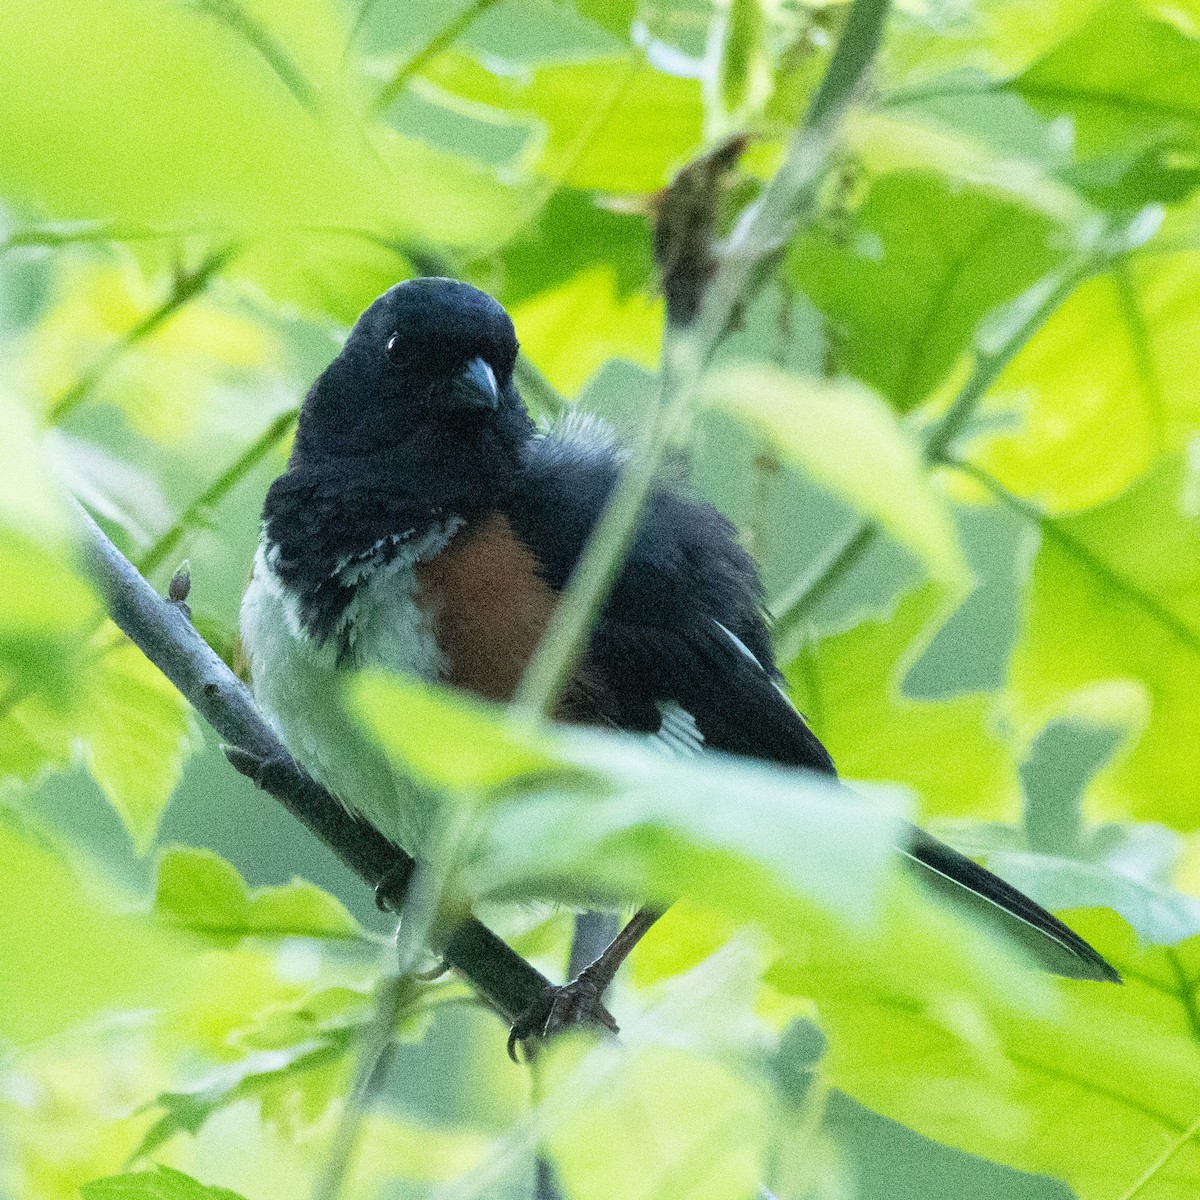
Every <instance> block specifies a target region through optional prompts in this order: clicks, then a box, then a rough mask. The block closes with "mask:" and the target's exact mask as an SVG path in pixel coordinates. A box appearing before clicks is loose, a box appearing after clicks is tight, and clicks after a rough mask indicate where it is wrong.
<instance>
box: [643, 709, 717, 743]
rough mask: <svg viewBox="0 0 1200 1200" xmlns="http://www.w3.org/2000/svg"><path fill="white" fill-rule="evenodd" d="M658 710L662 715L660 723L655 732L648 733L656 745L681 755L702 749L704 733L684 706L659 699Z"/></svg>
mask: <svg viewBox="0 0 1200 1200" xmlns="http://www.w3.org/2000/svg"><path fill="white" fill-rule="evenodd" d="M658 711H659V713H660V714H661V715H662V724H660V725H659V727H658V732H657V733H652V734H651V735H650V737H651V739H652V740H653V742H654V743H655V744H656V745H659V746H661V747H662V748H663V749H664V750H666V751H668V752H669V753H671V754H678V755H681V756H685V755H686V756H690V755H693V754H699V753H700V752H701V751H702V750H703V749H704V734H702V733H701V732H700V729H699V726H697V724H696V718H695V717H693V716H692V714H691V713H690V712H688V710H687V709H686V708H682V707H680V706H679V705H678V704H675V703H673V702H672V703H663V702H662V701H660V702H659V704H658Z"/></svg>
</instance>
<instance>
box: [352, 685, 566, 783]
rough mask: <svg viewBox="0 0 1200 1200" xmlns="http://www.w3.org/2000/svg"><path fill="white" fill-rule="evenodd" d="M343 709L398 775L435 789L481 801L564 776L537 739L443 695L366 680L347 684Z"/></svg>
mask: <svg viewBox="0 0 1200 1200" xmlns="http://www.w3.org/2000/svg"><path fill="white" fill-rule="evenodd" d="M351 705H352V708H353V711H355V712H356V713H357V714H358V716H359V719H360V720H361V721H362V722H363V723H364V724H365V725H366V727H367V729H369V730H370V731H371V733H372V734H374V736H375V738H376V740H377V741H378V743H379V745H380V746H381V747H382V748H383V749H384V750H385V751H386V752H387V754H388V755H389V757H390V758H391V759H392V760H393V761H394V762H395V764H396V765H397V766H398V767H400V769H401V770H403V771H406V772H409V773H412V774H415V775H416V776H417V777H418V779H420V780H421V781H422V782H425V783H430V784H433V785H434V786H435V787H440V788H449V789H451V790H452V791H455V792H459V793H468V794H473V795H475V796H483V795H487V794H488V793H490V792H496V791H498V790H499V789H502V788H505V787H507V786H510V785H513V784H517V783H520V782H521V781H522V780H527V779H529V778H533V777H537V776H542V775H546V774H554V773H562V772H564V770H568V769H569V768H568V767H566V766H565V765H564V763H563V761H562V760H561V759H560V758H558V757H556V755H555V752H554V748H553V744H552V743H551V742H550V741H549V740H548V739H547V738H546V737H545V736H544V735H543V734H542V733H541V732H540V731H538V730H537V729H535V728H531V727H529V726H527V725H523V724H520V723H513V724H508V723H506V722H505V720H504V717H503V710H502V709H501V708H500V707H499V706H497V705H492V704H488V703H486V702H484V701H482V700H478V699H476V698H475V697H472V696H467V695H465V694H464V693H462V692H458V691H453V690H451V689H450V688H444V687H437V686H435V685H433V684H427V683H422V682H421V681H420V680H417V679H414V678H412V677H405V676H398V675H382V674H373V675H366V676H365V677H363V678H362V679H360V680H357V681H356V682H355V683H354V685H353V687H352V689H351ZM447 747H453V752H452V753H447Z"/></svg>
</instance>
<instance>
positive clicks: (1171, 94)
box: [1012, 0, 1200, 209]
mask: <svg viewBox="0 0 1200 1200" xmlns="http://www.w3.org/2000/svg"><path fill="white" fill-rule="evenodd" d="M1181 24H1182V23H1181V22H1170V21H1168V20H1163V19H1159V18H1156V17H1155V16H1152V15H1151V14H1150V13H1149V12H1147V10H1146V9H1145V8H1143V7H1142V6H1141V5H1140V4H1137V3H1135V2H1134V0H1112V3H1106V4H1102V5H1100V6H1099V7H1098V8H1097V9H1096V10H1095V11H1094V12H1093V14H1092V15H1091V17H1090V19H1089V20H1088V21H1087V22H1085V23H1084V24H1083V25H1082V26H1081V27H1080V28H1079V29H1078V30H1076V31H1075V32H1074V33H1073V34H1072V35H1071V36H1070V37H1068V38H1067V39H1066V40H1064V41H1063V42H1061V43H1059V44H1058V45H1057V46H1055V47H1054V48H1053V49H1052V50H1050V51H1049V52H1048V53H1046V54H1045V55H1043V56H1042V57H1041V58H1039V59H1038V60H1037V61H1035V62H1033V63H1032V64H1030V66H1028V67H1027V68H1026V69H1025V70H1024V71H1022V72H1021V74H1020V75H1019V76H1017V78H1016V79H1015V80H1014V82H1013V84H1012V87H1013V88H1014V89H1015V90H1016V91H1017V92H1018V93H1019V94H1020V95H1022V96H1024V97H1025V98H1026V99H1027V100H1029V101H1030V103H1032V104H1034V105H1035V106H1037V107H1038V108H1039V109H1041V110H1042V111H1043V112H1044V113H1046V114H1047V115H1048V116H1050V117H1062V116H1064V115H1066V116H1068V117H1069V118H1070V120H1071V123H1072V128H1071V132H1072V135H1073V140H1074V149H1075V154H1076V158H1077V161H1079V162H1080V163H1081V164H1088V165H1087V166H1081V168H1080V169H1079V170H1077V171H1076V173H1075V176H1074V177H1075V180H1076V182H1078V183H1081V184H1083V185H1084V187H1085V190H1087V191H1088V192H1090V194H1091V195H1092V197H1093V198H1095V199H1097V200H1102V201H1104V202H1106V203H1108V204H1109V205H1110V206H1112V207H1114V208H1122V207H1123V208H1130V209H1133V208H1138V207H1140V206H1141V205H1143V204H1147V203H1150V202H1151V201H1155V200H1166V201H1172V202H1178V201H1179V200H1181V199H1184V198H1185V197H1186V196H1187V195H1188V194H1189V193H1190V192H1191V191H1192V190H1194V188H1195V187H1196V185H1197V183H1200V98H1198V97H1197V95H1196V89H1195V86H1194V84H1195V79H1196V73H1197V71H1200V41H1198V40H1197V39H1196V38H1195V37H1194V36H1188V34H1187V33H1185V32H1184V31H1183V29H1182V28H1181V27H1180V25H1181ZM1149 64H1153V67H1152V69H1147V68H1148V66H1149ZM1114 152H1119V154H1118V153H1114ZM1089 160H1093V161H1090V162H1089ZM1096 160H1098V161H1096Z"/></svg>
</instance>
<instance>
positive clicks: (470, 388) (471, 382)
mask: <svg viewBox="0 0 1200 1200" xmlns="http://www.w3.org/2000/svg"><path fill="white" fill-rule="evenodd" d="M453 394H454V399H455V400H456V401H457V402H458V403H459V404H460V405H462V407H463V408H471V409H478V410H479V411H481V412H495V411H496V409H497V408H499V407H500V388H499V386H498V385H497V383H496V372H495V371H493V370H492V368H491V367H490V366H489V365H488V364H487V363H486V362H485V361H484V360H483V359H482V358H480V357H478V356H476V357H475V358H473V359H471V361H470V362H469V363H467V365H466V366H465V367H464V368H463V370H462V373H461V374H460V375H459V376H458V378H457V379H456V380H455V381H454V389H453Z"/></svg>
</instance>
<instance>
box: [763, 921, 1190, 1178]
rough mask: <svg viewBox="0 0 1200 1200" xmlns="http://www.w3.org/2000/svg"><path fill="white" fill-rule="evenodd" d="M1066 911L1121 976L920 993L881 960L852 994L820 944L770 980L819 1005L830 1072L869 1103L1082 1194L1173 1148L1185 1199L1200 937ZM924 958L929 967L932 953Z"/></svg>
mask: <svg viewBox="0 0 1200 1200" xmlns="http://www.w3.org/2000/svg"><path fill="white" fill-rule="evenodd" d="M1071 919H1072V924H1073V926H1074V927H1075V928H1076V929H1077V930H1078V931H1079V932H1080V933H1081V934H1082V935H1083V936H1085V937H1086V938H1088V940H1090V941H1092V942H1093V944H1097V945H1100V946H1102V947H1103V948H1104V950H1105V953H1106V954H1107V955H1109V957H1110V958H1112V960H1113V961H1114V963H1115V965H1116V966H1117V967H1118V968H1119V969H1120V970H1121V971H1122V973H1123V974H1124V977H1125V980H1126V983H1125V986H1124V987H1113V986H1109V985H1100V984H1091V983H1078V982H1069V981H1058V982H1055V983H1053V984H1052V985H1050V986H1051V987H1052V989H1053V993H1054V995H1053V1000H1052V1002H1051V1003H1049V1004H1047V1003H1045V1002H1044V998H1043V1002H1042V1003H1037V1004H1031V1003H1029V1001H1028V999H1026V1001H1025V1002H1024V1003H1011V1000H1012V994H1011V992H1009V994H1008V995H1006V994H1005V991H1004V987H1005V986H1006V985H1003V984H1000V985H999V986H997V982H994V983H992V984H990V985H988V986H987V987H965V986H963V983H962V982H960V983H959V985H958V986H957V987H953V988H948V987H947V986H946V984H947V982H948V981H947V980H946V979H945V978H944V977H943V979H942V982H941V983H940V984H939V985H937V986H936V987H934V988H928V987H925V986H924V985H922V984H920V983H918V982H917V980H916V979H906V978H904V977H902V976H900V975H898V974H894V973H893V972H891V971H890V970H886V969H885V971H884V972H883V974H882V975H880V976H877V977H876V978H874V979H871V980H869V981H868V980H863V983H864V985H865V986H863V987H862V988H861V989H858V990H856V989H854V988H853V987H852V986H850V984H851V981H850V979H849V978H847V977H846V975H845V972H844V971H842V970H840V969H839V968H838V966H837V964H836V962H831V969H830V971H829V974H828V976H826V974H825V970H824V968H823V966H822V965H821V962H823V956H822V955H818V961H817V962H812V963H809V964H807V965H806V966H800V967H797V968H796V969H795V970H794V971H792V970H789V971H787V972H784V971H783V970H782V969H781V968H780V969H776V970H775V971H773V973H772V978H773V979H774V980H775V982H777V983H778V984H780V985H781V986H784V987H785V988H793V987H794V988H795V989H796V990H798V991H800V992H802V993H803V994H806V995H809V996H812V997H813V998H815V999H816V1000H817V1002H818V1005H819V1009H820V1013H821V1019H822V1025H823V1027H824V1029H825V1030H826V1032H827V1034H828V1035H829V1039H830V1050H829V1053H828V1055H827V1056H826V1060H825V1062H826V1067H825V1071H826V1077H827V1078H828V1080H829V1081H830V1083H831V1084H833V1085H834V1086H836V1087H839V1088H841V1089H842V1090H843V1091H845V1092H847V1093H848V1094H850V1095H851V1096H853V1097H854V1098H855V1099H856V1100H858V1101H859V1102H860V1103H863V1104H865V1105H867V1106H868V1107H870V1108H872V1109H874V1110H875V1111H877V1112H879V1113H882V1114H883V1115H885V1116H887V1117H890V1118H892V1119H893V1120H896V1121H900V1122H902V1123H903V1124H904V1125H906V1126H908V1127H909V1128H910V1129H913V1130H916V1131H917V1132H919V1133H921V1134H923V1135H924V1136H926V1137H929V1138H932V1139H934V1140H936V1141H939V1142H942V1143H944V1144H945V1145H948V1146H953V1147H957V1148H958V1149H961V1150H965V1151H968V1152H969V1153H971V1154H976V1155H980V1156H982V1157H985V1158H989V1159H991V1160H993V1161H996V1162H1002V1163H1005V1164H1008V1165H1010V1166H1013V1167H1016V1168H1018V1169H1020V1170H1023V1171H1031V1172H1037V1173H1041V1174H1046V1175H1050V1176H1053V1177H1054V1178H1057V1179H1060V1180H1062V1181H1064V1182H1065V1183H1066V1184H1068V1185H1069V1186H1070V1187H1071V1188H1073V1189H1074V1190H1075V1192H1076V1193H1077V1194H1078V1195H1079V1196H1096V1197H1103V1196H1119V1195H1121V1194H1122V1193H1123V1192H1124V1191H1125V1190H1126V1189H1128V1188H1129V1187H1130V1186H1132V1184H1133V1183H1134V1182H1135V1181H1136V1180H1137V1179H1138V1178H1139V1177H1140V1176H1141V1175H1142V1174H1143V1173H1144V1172H1145V1171H1146V1169H1147V1168H1149V1167H1151V1166H1152V1165H1153V1163H1154V1162H1155V1160H1156V1159H1157V1158H1158V1157H1159V1155H1160V1154H1163V1153H1166V1152H1167V1151H1168V1150H1169V1149H1170V1148H1171V1147H1172V1146H1173V1145H1177V1148H1178V1153H1177V1154H1176V1156H1175V1157H1174V1158H1173V1159H1172V1162H1171V1169H1170V1179H1171V1182H1172V1185H1173V1186H1175V1187H1177V1188H1179V1189H1182V1194H1186V1193H1187V1191H1188V1190H1190V1189H1194V1188H1195V1187H1196V1186H1197V1184H1198V1183H1200V1150H1197V1148H1196V1147H1195V1146H1194V1145H1191V1144H1184V1141H1183V1138H1182V1135H1183V1134H1184V1133H1185V1132H1186V1131H1187V1130H1188V1129H1189V1128H1191V1127H1192V1123H1193V1121H1194V1120H1195V1116H1196V1113H1197V1112H1200V1083H1198V1082H1197V1079H1198V1076H1197V1064H1198V1063H1200V1049H1198V1047H1197V1044H1196V1040H1195V1036H1194V1033H1193V1031H1192V1026H1191V1025H1190V1024H1189V1018H1188V1015H1187V1014H1188V1011H1189V1005H1191V1004H1192V1003H1193V1000H1192V989H1193V987H1194V984H1192V983H1190V982H1188V981H1190V980H1192V979H1194V976H1195V970H1196V966H1197V953H1198V951H1200V946H1198V944H1197V943H1198V939H1195V938H1193V939H1192V940H1191V941H1190V942H1187V943H1185V944H1184V945H1183V947H1181V948H1178V949H1176V950H1171V951H1163V950H1155V949H1151V950H1145V949H1138V947H1137V945H1136V936H1135V934H1134V932H1133V930H1132V929H1130V928H1129V927H1128V926H1127V925H1124V923H1123V922H1122V921H1121V920H1120V919H1119V918H1118V917H1116V916H1115V915H1113V914H1111V913H1105V912H1103V911H1093V912H1090V913H1088V914H1082V913H1074V914H1072V918H1071ZM925 944H926V949H927V952H928V951H933V949H934V943H931V942H930V941H929V939H928V938H926V939H925ZM894 951H895V952H896V953H897V954H900V955H902V956H903V957H905V958H907V955H908V953H914V954H915V955H916V957H915V958H914V960H913V965H912V968H907V967H906V968H905V970H909V969H917V970H919V968H917V967H916V961H917V959H918V958H919V956H920V951H919V949H918V947H917V946H916V945H910V944H909V943H908V941H907V939H905V940H904V941H902V942H898V943H895V944H894ZM927 961H928V962H929V964H930V966H931V967H932V968H933V969H934V970H937V969H938V967H937V966H936V965H935V964H936V963H937V956H936V955H935V954H934V953H927ZM1014 985H1018V986H1019V981H1018V979H1017V978H1016V977H1013V978H1012V979H1010V980H1009V982H1008V984H1007V987H1008V988H1012V987H1013V986H1014ZM898 1047H904V1048H905V1049H904V1050H903V1051H901V1052H899V1053H898V1052H897V1048H898ZM931 1079H936V1080H937V1086H936V1087H931V1086H930V1080H931Z"/></svg>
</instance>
